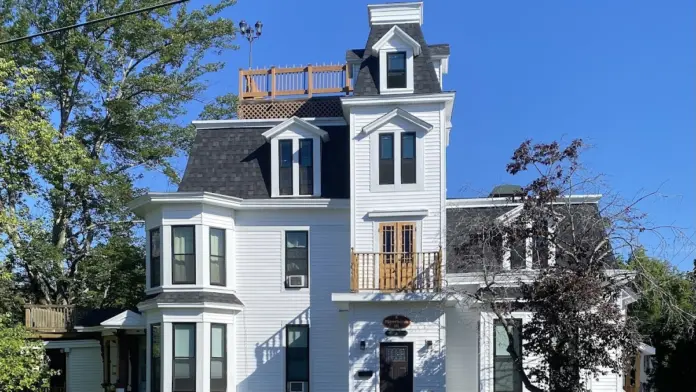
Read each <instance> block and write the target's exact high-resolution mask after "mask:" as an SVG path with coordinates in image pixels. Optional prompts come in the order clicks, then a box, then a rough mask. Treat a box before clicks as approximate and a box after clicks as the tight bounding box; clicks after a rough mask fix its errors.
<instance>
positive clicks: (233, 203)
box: [127, 192, 350, 215]
mask: <svg viewBox="0 0 696 392" xmlns="http://www.w3.org/2000/svg"><path fill="white" fill-rule="evenodd" d="M181 203H201V204H206V205H214V206H220V207H226V208H231V209H234V210H251V209H269V208H272V209H293V208H295V209H297V208H331V209H347V208H349V206H350V204H349V201H348V199H325V198H275V199H246V200H244V199H240V198H238V197H233V196H226V195H221V194H218V193H212V192H152V193H147V194H145V195H142V196H140V197H138V198H136V199H134V200H133V201H131V202H130V203H128V206H127V207H128V209H130V210H131V211H133V212H134V213H135V214H136V215H144V212H145V211H146V210H147V209H149V208H152V207H153V206H155V205H163V204H181Z"/></svg>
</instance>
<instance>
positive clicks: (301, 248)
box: [285, 231, 309, 287]
mask: <svg viewBox="0 0 696 392" xmlns="http://www.w3.org/2000/svg"><path fill="white" fill-rule="evenodd" d="M307 237H308V232H306V231H288V232H285V277H286V281H285V285H286V287H288V286H289V285H288V283H289V279H288V277H289V276H297V275H302V276H304V277H305V278H304V285H303V286H302V287H309V251H308V246H307V245H308V244H307V242H308V238H307ZM293 287H297V286H294V285H293Z"/></svg>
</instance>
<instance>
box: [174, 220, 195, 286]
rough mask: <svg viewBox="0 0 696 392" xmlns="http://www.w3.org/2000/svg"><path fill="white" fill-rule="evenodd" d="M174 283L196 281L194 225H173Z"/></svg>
mask: <svg viewBox="0 0 696 392" xmlns="http://www.w3.org/2000/svg"><path fill="white" fill-rule="evenodd" d="M172 260H173V263H172V283H173V284H195V283H196V251H195V230H194V226H172Z"/></svg>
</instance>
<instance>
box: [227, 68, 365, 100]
mask: <svg viewBox="0 0 696 392" xmlns="http://www.w3.org/2000/svg"><path fill="white" fill-rule="evenodd" d="M352 91H353V86H352V80H351V75H350V68H349V66H348V65H346V64H338V65H311V64H310V65H306V66H300V67H285V68H281V67H270V68H264V69H240V70H239V98H240V99H242V100H244V99H264V98H265V99H275V98H278V97H295V98H299V97H302V96H304V97H306V98H312V97H313V96H317V95H329V94H333V95H336V94H346V95H347V94H350V93H351V92H352Z"/></svg>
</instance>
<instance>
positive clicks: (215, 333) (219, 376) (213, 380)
mask: <svg viewBox="0 0 696 392" xmlns="http://www.w3.org/2000/svg"><path fill="white" fill-rule="evenodd" d="M226 335H227V326H226V325H225V324H210V390H211V391H212V392H224V391H226V390H227V347H226V345H227V336H226Z"/></svg>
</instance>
